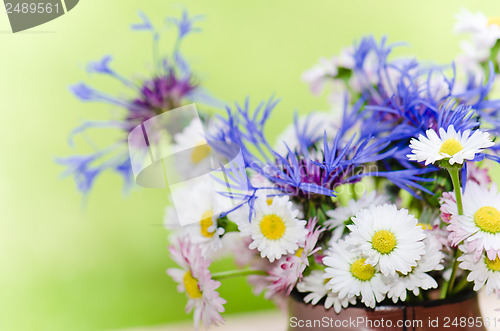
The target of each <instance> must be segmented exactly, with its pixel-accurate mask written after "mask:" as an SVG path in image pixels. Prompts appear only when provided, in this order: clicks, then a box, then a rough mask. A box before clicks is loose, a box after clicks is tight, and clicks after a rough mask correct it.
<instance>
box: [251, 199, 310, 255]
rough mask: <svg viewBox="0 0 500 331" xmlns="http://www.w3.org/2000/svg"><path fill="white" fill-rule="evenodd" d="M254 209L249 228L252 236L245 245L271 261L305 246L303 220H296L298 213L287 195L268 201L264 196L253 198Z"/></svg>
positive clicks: (304, 223)
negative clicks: (250, 240) (262, 197)
mask: <svg viewBox="0 0 500 331" xmlns="http://www.w3.org/2000/svg"><path fill="white" fill-rule="evenodd" d="M254 211H255V217H254V218H253V219H252V222H251V223H250V226H249V228H248V231H250V235H251V237H252V242H251V243H250V245H249V246H248V247H249V248H250V249H257V250H259V252H260V255H261V257H263V258H264V257H267V258H268V259H269V261H270V262H273V261H274V260H276V259H279V258H281V257H282V256H283V255H286V254H292V253H295V251H297V249H298V248H299V246H303V245H304V241H305V239H306V236H307V233H308V231H307V229H306V228H305V225H306V221H303V220H299V219H297V215H298V213H299V212H298V210H297V209H295V208H293V205H292V202H291V201H289V199H288V196H282V197H279V196H275V197H274V198H273V200H272V202H271V204H269V203H268V201H267V199H256V200H255V203H254Z"/></svg>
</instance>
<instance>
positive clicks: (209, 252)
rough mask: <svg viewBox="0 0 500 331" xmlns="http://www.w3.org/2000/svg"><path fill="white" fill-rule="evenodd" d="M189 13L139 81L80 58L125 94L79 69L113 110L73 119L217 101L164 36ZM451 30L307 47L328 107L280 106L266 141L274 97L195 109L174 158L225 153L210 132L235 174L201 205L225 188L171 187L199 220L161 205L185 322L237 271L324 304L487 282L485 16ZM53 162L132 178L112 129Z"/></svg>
mask: <svg viewBox="0 0 500 331" xmlns="http://www.w3.org/2000/svg"><path fill="white" fill-rule="evenodd" d="M141 17H142V20H143V21H142V23H141V24H138V25H135V29H141V30H149V31H151V32H152V34H153V36H154V38H153V40H154V42H155V44H157V43H158V40H159V39H160V38H159V36H160V33H159V32H158V30H157V29H155V28H154V26H153V25H152V24H151V22H150V21H149V20H148V19H147V17H145V16H144V15H142V16H141ZM197 19H199V17H195V19H193V18H190V17H189V16H188V15H187V13H184V14H183V17H182V18H181V19H170V20H169V23H170V24H171V23H174V24H175V25H176V26H177V27H178V39H177V42H176V43H175V47H174V51H173V52H172V54H171V55H169V56H160V55H158V54H157V55H155V71H154V73H153V75H152V77H150V78H145V79H142V80H141V81H140V82H139V83H138V82H137V81H134V80H129V79H127V78H125V77H123V76H121V75H119V74H118V73H116V72H115V71H114V70H112V69H111V68H110V67H109V61H110V58H109V57H105V58H104V59H103V60H102V61H98V62H92V63H91V65H90V66H89V70H90V71H92V72H97V73H102V74H107V75H110V76H111V77H114V78H116V79H118V80H120V81H121V82H123V83H124V85H125V86H126V87H127V88H130V89H131V90H132V91H134V93H135V94H134V95H133V96H132V97H127V98H123V97H113V96H110V95H108V94H106V93H104V92H100V91H97V90H95V89H93V88H91V87H89V86H88V85H85V84H79V85H77V86H75V87H72V91H73V92H74V93H75V94H76V95H77V96H78V97H79V98H81V99H82V100H84V101H99V102H108V103H111V104H113V105H116V106H118V107H121V108H123V109H124V110H125V112H126V115H125V116H123V117H122V118H120V119H118V120H113V121H109V122H104V123H102V122H89V123H85V124H84V125H83V126H82V127H80V128H77V129H76V130H75V131H74V133H80V132H82V131H83V130H85V129H87V128H89V127H103V126H109V127H112V128H119V129H121V130H123V131H125V133H128V132H130V130H131V129H132V128H133V127H135V126H137V125H138V124H140V123H142V122H144V121H146V120H148V119H150V118H152V117H154V116H156V115H158V114H162V113H165V112H167V111H169V110H170V109H173V108H176V107H178V106H181V105H184V104H187V103H190V102H195V101H196V102H200V103H205V104H207V105H210V106H215V107H218V106H220V105H221V104H222V103H221V102H219V101H218V100H217V99H215V98H213V97H210V95H209V94H208V93H207V92H206V91H204V90H203V89H202V88H201V86H200V84H199V82H198V81H197V80H196V79H194V77H195V76H194V74H193V73H192V72H191V70H190V68H189V66H188V64H187V61H186V60H185V59H184V57H183V56H181V53H180V50H179V45H180V41H182V40H183V38H184V37H185V36H186V35H187V34H188V33H189V32H193V31H196V30H197V28H195V27H194V21H196V20H197ZM455 30H456V32H457V33H463V34H467V35H468V36H469V37H470V39H469V40H466V41H463V44H462V48H463V53H462V54H460V55H459V56H458V57H457V59H456V61H455V62H454V63H452V64H450V65H435V64H428V63H427V64H426V63H421V62H419V61H417V60H416V59H414V58H392V57H391V52H392V50H393V49H394V48H395V47H397V46H399V45H397V44H389V43H388V41H387V39H386V38H382V39H381V40H380V41H377V40H376V39H375V38H373V37H371V36H368V37H363V38H361V39H360V40H359V41H358V42H356V43H354V44H353V46H351V47H348V48H346V49H343V50H342V51H341V52H340V55H336V56H333V57H332V58H330V59H321V60H320V61H319V63H318V64H317V65H316V66H314V67H313V68H312V69H310V70H307V71H306V72H305V74H304V76H303V79H304V80H305V81H306V82H307V83H309V85H310V88H311V92H312V93H314V94H317V95H319V94H324V92H325V90H327V91H328V98H329V101H330V102H331V110H330V111H324V112H311V113H309V114H308V115H307V116H303V117H300V116H298V115H295V116H294V117H293V118H291V122H292V124H290V126H289V127H288V128H286V129H285V130H284V131H283V133H282V134H281V135H280V136H279V137H278V139H277V142H276V143H272V142H270V141H269V140H268V139H267V138H266V133H265V126H266V122H267V121H268V119H269V118H270V117H271V116H272V112H273V109H274V108H275V107H276V106H277V104H278V101H277V100H275V99H274V98H271V99H269V100H267V101H264V102H261V103H259V104H257V106H256V107H255V108H252V107H251V103H250V100H248V99H247V100H245V101H244V103H243V104H238V103H236V104H234V105H226V106H225V109H226V114H225V115H219V116H213V115H211V114H209V113H208V112H207V113H205V114H204V116H202V119H203V122H204V126H205V128H206V130H205V131H206V141H204V142H203V143H206V144H208V145H209V146H210V149H196V148H195V149H192V155H191V157H190V158H189V160H190V162H191V164H188V165H185V168H186V169H190V168H193V167H196V166H197V165H198V164H200V163H202V162H205V160H206V159H207V158H209V157H210V150H213V151H214V152H217V153H220V154H222V155H224V154H225V153H226V154H228V151H227V150H225V149H224V148H220V146H221V145H220V143H221V142H223V143H229V144H232V145H236V146H238V148H239V150H240V152H241V155H242V158H243V161H244V167H245V176H230V178H229V180H228V181H227V184H228V185H229V188H230V189H232V190H233V191H234V192H238V193H234V194H235V195H237V196H238V199H239V201H240V202H239V203H238V204H237V205H236V206H234V207H233V208H231V209H229V210H227V211H225V212H223V213H218V214H217V213H214V210H215V209H216V204H217V203H218V201H219V200H220V199H221V198H222V199H224V198H230V196H228V195H227V194H221V193H220V192H214V190H213V189H212V188H211V187H210V186H209V185H208V184H207V183H205V182H200V183H199V184H198V185H197V187H196V188H195V189H190V190H186V191H185V192H184V193H182V192H180V194H181V195H182V194H185V196H186V198H185V199H184V201H186V203H190V204H191V205H190V206H189V207H190V208H191V214H192V215H195V216H194V217H195V218H196V219H198V220H199V221H198V222H196V223H193V224H189V225H186V226H182V227H180V226H178V225H179V224H178V221H177V220H176V213H175V210H173V208H172V207H168V208H167V209H166V215H165V225H166V227H167V228H168V229H169V230H170V241H171V245H170V247H169V250H170V253H171V255H172V258H173V259H174V260H175V261H176V262H177V263H178V265H179V267H178V268H173V269H169V270H167V273H168V275H170V276H171V277H172V278H173V280H174V281H175V282H177V283H178V290H179V291H180V292H184V293H186V297H187V306H186V310H187V311H188V312H190V311H192V310H194V321H195V325H196V327H198V325H199V324H200V323H203V324H204V326H205V327H208V326H209V325H211V324H218V323H221V322H222V321H223V318H222V316H221V313H222V312H224V304H225V303H226V301H225V300H224V299H223V298H221V297H220V296H219V293H218V292H217V289H218V288H219V286H221V281H222V280H224V279H226V278H228V277H237V276H245V277H248V281H249V282H250V283H251V285H252V286H253V288H254V290H255V293H256V294H259V293H265V294H264V295H265V297H266V298H268V299H271V300H274V301H275V302H276V303H277V304H279V305H281V304H283V303H284V302H285V300H286V298H287V297H288V296H290V295H291V294H292V293H295V294H301V295H299V297H300V298H302V299H303V300H304V302H306V303H310V304H312V305H317V304H321V305H324V307H325V308H327V309H329V308H332V309H334V310H335V311H336V312H340V311H341V310H342V309H343V308H347V307H349V305H354V304H356V303H358V304H359V303H361V304H364V305H366V306H367V307H370V308H374V307H375V306H376V305H377V304H378V303H381V302H384V303H386V302H388V301H392V302H394V303H397V302H418V301H425V300H432V299H439V298H450V297H454V296H461V295H463V294H464V293H468V292H471V291H478V290H479V289H481V288H483V287H484V288H485V289H486V292H487V293H491V292H497V294H500V193H499V191H498V188H497V186H496V184H494V183H492V180H491V178H490V175H489V168H488V165H493V164H495V162H500V157H499V156H498V152H499V145H497V144H495V143H494V140H495V138H496V136H497V135H498V134H500V116H499V112H500V100H498V99H494V95H495V91H494V82H495V78H496V73H497V72H498V66H499V63H500V58H499V57H500V53H499V50H500V41H499V40H500V26H499V25H498V22H497V21H495V20H488V19H487V18H486V17H485V16H484V15H483V14H481V13H471V12H468V11H466V10H464V11H462V12H461V13H459V14H458V15H457V22H456V26H455ZM155 49H156V48H155ZM199 137H200V132H199V127H198V126H197V125H194V124H193V125H187V126H186V127H185V129H184V130H182V132H179V133H177V134H176V135H175V136H173V137H172V143H173V145H174V146H178V147H182V146H183V144H184V142H185V141H192V140H195V139H199ZM200 144H201V143H200ZM122 147H125V149H124V150H125V151H122V149H120V148H122ZM111 152H112V153H114V154H112V155H111V156H110V153H111ZM227 157H230V155H229V154H228V155H227ZM60 162H61V163H63V164H65V165H67V166H68V167H69V168H68V172H69V173H72V174H74V175H75V179H76V180H77V183H78V187H79V188H80V189H81V190H82V191H84V192H87V191H88V190H89V189H90V187H91V185H92V183H93V181H94V179H95V177H96V175H97V174H99V173H101V172H102V171H103V170H106V169H114V170H115V171H117V172H119V173H120V174H122V175H123V176H124V178H125V180H126V182H128V183H129V182H130V181H131V179H132V174H131V173H132V171H131V166H130V160H129V158H128V154H127V153H126V143H125V140H122V141H119V142H117V143H116V144H114V145H112V146H110V147H106V148H104V149H99V150H97V151H96V152H95V153H94V154H91V155H88V156H73V157H69V158H65V159H61V160H60ZM488 162H489V163H488ZM242 187H244V188H245V190H242V189H241V188H242ZM193 199H194V200H193ZM179 200H180V201H182V200H183V199H182V198H181V199H179ZM190 201H196V203H194V204H192V203H191V202H190ZM227 251H231V252H232V253H234V256H235V261H236V264H237V265H238V266H240V267H241V268H240V269H238V270H232V271H227V272H220V273H211V272H210V270H209V268H210V265H211V263H212V261H213V260H214V259H217V258H219V257H221V256H223V255H224V253H225V252H227Z"/></svg>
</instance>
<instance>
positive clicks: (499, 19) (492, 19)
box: [488, 17, 500, 26]
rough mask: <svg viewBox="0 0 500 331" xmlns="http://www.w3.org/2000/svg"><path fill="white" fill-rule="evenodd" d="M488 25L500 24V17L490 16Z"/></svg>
mask: <svg viewBox="0 0 500 331" xmlns="http://www.w3.org/2000/svg"><path fill="white" fill-rule="evenodd" d="M488 25H498V26H500V17H490V18H488Z"/></svg>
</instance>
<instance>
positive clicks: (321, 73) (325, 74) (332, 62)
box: [302, 56, 338, 95]
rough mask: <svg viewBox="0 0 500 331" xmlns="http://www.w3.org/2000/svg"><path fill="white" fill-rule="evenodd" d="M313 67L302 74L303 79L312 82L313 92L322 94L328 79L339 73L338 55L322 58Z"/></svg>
mask: <svg viewBox="0 0 500 331" xmlns="http://www.w3.org/2000/svg"><path fill="white" fill-rule="evenodd" d="M318 62H319V63H318V64H316V65H315V66H314V67H312V68H311V69H308V70H307V71H305V72H304V74H303V75H302V80H303V81H304V82H306V83H309V84H310V89H311V92H312V93H313V94H316V95H318V94H320V93H321V92H322V91H323V87H324V85H325V82H326V80H327V79H332V78H333V77H335V76H337V74H338V67H337V61H336V57H335V56H334V57H332V58H331V59H326V58H321V59H319V61H318Z"/></svg>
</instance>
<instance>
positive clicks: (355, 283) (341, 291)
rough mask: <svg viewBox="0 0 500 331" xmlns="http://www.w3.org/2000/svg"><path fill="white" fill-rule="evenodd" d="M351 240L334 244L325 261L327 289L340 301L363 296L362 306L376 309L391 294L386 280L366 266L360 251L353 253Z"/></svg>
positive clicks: (375, 270) (372, 268)
mask: <svg viewBox="0 0 500 331" xmlns="http://www.w3.org/2000/svg"><path fill="white" fill-rule="evenodd" d="M349 241H350V238H347V239H346V240H341V241H339V242H338V243H334V244H333V246H332V247H331V248H330V250H329V251H328V253H327V255H326V256H325V257H324V258H323V263H324V264H325V265H326V266H327V267H328V268H326V270H325V272H326V276H325V278H326V279H330V280H329V281H328V282H327V283H326V285H325V286H326V288H327V289H329V290H331V291H332V292H334V293H338V297H339V298H341V299H347V300H351V298H353V297H356V296H360V299H361V302H363V303H364V304H365V305H366V306H368V307H370V308H374V307H375V304H376V302H381V301H382V300H383V299H384V298H385V295H386V293H387V291H388V290H389V289H388V287H387V285H386V283H385V281H386V280H385V277H384V276H383V275H382V274H381V273H380V272H379V271H378V270H377V268H376V267H375V266H372V265H370V264H368V263H366V258H364V257H363V256H362V255H361V254H360V252H359V251H357V250H355V249H352V247H351V246H352V243H350V242H349Z"/></svg>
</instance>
